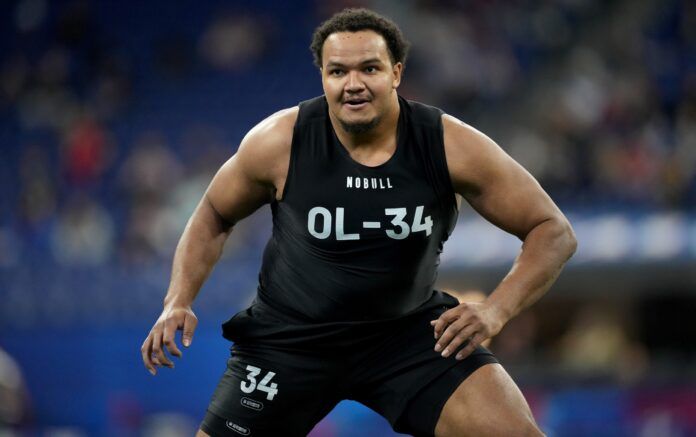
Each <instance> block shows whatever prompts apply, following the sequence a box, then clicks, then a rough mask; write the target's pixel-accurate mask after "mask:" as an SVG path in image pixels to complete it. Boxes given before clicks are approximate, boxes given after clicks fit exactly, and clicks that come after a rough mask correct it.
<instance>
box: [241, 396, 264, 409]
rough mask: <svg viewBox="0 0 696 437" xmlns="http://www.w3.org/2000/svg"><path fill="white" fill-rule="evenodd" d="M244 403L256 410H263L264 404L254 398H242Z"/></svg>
mask: <svg viewBox="0 0 696 437" xmlns="http://www.w3.org/2000/svg"><path fill="white" fill-rule="evenodd" d="M242 405H244V406H245V407H247V408H251V409H252V410H256V411H261V410H263V404H262V403H261V402H259V401H255V400H253V399H249V398H246V397H245V398H242Z"/></svg>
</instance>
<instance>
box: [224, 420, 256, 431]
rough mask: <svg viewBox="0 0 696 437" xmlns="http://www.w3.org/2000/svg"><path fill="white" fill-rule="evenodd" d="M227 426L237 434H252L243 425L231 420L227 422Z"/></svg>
mask: <svg viewBox="0 0 696 437" xmlns="http://www.w3.org/2000/svg"><path fill="white" fill-rule="evenodd" d="M225 425H227V427H228V428H229V429H231V430H232V431H236V432H238V433H240V434H241V435H249V434H251V430H250V429H249V428H246V427H244V426H242V425H237V424H236V423H234V422H230V421H229V420H228V421H226V422H225Z"/></svg>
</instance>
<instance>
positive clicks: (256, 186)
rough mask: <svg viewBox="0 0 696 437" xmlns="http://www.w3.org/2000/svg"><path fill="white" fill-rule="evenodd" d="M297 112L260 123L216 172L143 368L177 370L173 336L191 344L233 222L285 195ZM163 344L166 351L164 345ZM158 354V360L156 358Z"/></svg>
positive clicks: (181, 251)
mask: <svg viewBox="0 0 696 437" xmlns="http://www.w3.org/2000/svg"><path fill="white" fill-rule="evenodd" d="M296 117H297V110H296V108H292V109H288V110H285V111H281V112H279V113H277V114H274V115H273V116H271V117H269V118H268V119H266V120H264V121H263V122H261V123H260V124H259V125H257V126H256V127H255V128H254V129H252V130H251V131H250V132H249V134H247V136H246V137H245V138H244V140H243V141H242V143H241V145H240V147H239V150H238V151H237V153H236V154H235V155H234V156H233V157H232V158H230V159H229V160H228V161H227V162H226V163H225V164H224V165H223V166H222V167H221V168H220V169H219V170H218V172H217V174H216V175H215V177H214V178H213V180H212V182H211V183H210V185H209V186H208V189H207V190H206V192H205V195H204V196H203V198H202V199H201V201H200V202H199V204H198V206H197V207H196V210H195V211H194V212H193V214H192V216H191V218H190V219H189V221H188V224H187V225H186V228H185V229H184V232H183V234H182V236H181V239H180V240H179V244H178V245H177V248H176V252H175V254H174V261H173V266H172V275H171V280H170V283H169V288H168V291H167V295H166V297H165V299H164V309H163V311H162V315H161V316H160V317H159V319H158V320H157V322H156V323H155V325H154V326H153V328H152V330H151V331H150V333H149V335H148V337H147V338H146V340H145V342H144V343H143V346H142V348H141V353H142V357H143V362H144V364H145V367H146V368H147V369H148V370H150V372H151V373H152V374H155V373H156V370H155V366H157V365H164V366H168V367H173V364H172V362H171V361H170V360H169V359H168V358H167V356H166V355H165V353H164V348H166V349H167V350H168V351H169V352H170V353H171V354H172V355H174V356H181V351H180V350H179V349H178V348H177V346H176V343H175V341H174V334H175V332H176V331H177V330H178V329H183V335H182V342H183V344H184V346H189V344H190V343H191V339H192V336H193V331H194V329H195V327H196V324H197V319H196V316H195V315H194V314H193V311H192V310H191V305H192V303H193V301H194V300H195V298H196V296H197V295H198V292H199V291H200V289H201V287H202V286H203V283H204V282H205V280H206V279H207V277H208V275H209V274H210V272H211V271H212V269H213V267H214V266H215V264H216V263H217V261H218V260H219V258H220V255H221V253H222V249H223V247H224V244H225V241H226V240H227V237H228V236H229V234H230V232H231V231H232V228H233V226H234V224H235V223H237V222H238V221H240V220H242V219H243V218H245V217H247V216H248V215H250V214H251V213H253V212H254V211H256V210H257V209H258V208H259V207H261V206H262V205H264V204H265V203H268V202H270V201H272V200H273V197H274V196H277V195H279V193H281V192H282V189H283V186H284V183H285V177H286V175H287V168H288V163H289V159H290V144H291V142H292V129H293V125H294V123H295V119H296ZM163 346H164V347H163ZM153 356H154V358H153Z"/></svg>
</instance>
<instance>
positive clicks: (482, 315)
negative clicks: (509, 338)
mask: <svg viewBox="0 0 696 437" xmlns="http://www.w3.org/2000/svg"><path fill="white" fill-rule="evenodd" d="M504 324H505V320H503V317H502V316H501V315H500V313H499V311H497V309H496V308H495V307H491V306H489V305H487V304H486V303H485V302H484V303H473V302H464V303H462V304H460V305H458V306H456V307H454V308H451V309H449V310H447V311H445V312H444V313H442V315H440V317H439V318H438V319H437V320H432V321H431V322H430V325H431V326H433V328H434V329H435V339H436V340H438V341H437V344H435V352H440V351H442V356H443V357H445V358H447V357H448V356H450V355H451V354H452V353H453V352H454V351H456V350H457V349H458V348H459V347H460V346H461V345H462V344H464V343H465V342H467V341H468V343H467V344H466V346H465V347H464V348H462V350H460V351H459V353H457V356H456V359H457V360H463V359H464V358H466V357H467V356H468V355H469V354H470V353H472V352H473V351H474V349H476V348H477V347H478V346H479V345H480V344H481V343H482V342H484V341H485V340H486V339H488V338H490V337H493V336H494V335H496V334H497V333H498V332H500V330H501V329H502V328H503V325H504Z"/></svg>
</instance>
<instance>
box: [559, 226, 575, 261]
mask: <svg viewBox="0 0 696 437" xmlns="http://www.w3.org/2000/svg"><path fill="white" fill-rule="evenodd" d="M562 238H563V246H564V248H565V251H566V254H567V255H566V259H570V257H572V256H573V254H575V252H576V251H577V250H578V239H577V237H576V236H575V231H574V230H573V227H572V226H571V225H570V222H569V221H568V220H567V219H564V220H563V237H562Z"/></svg>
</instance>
